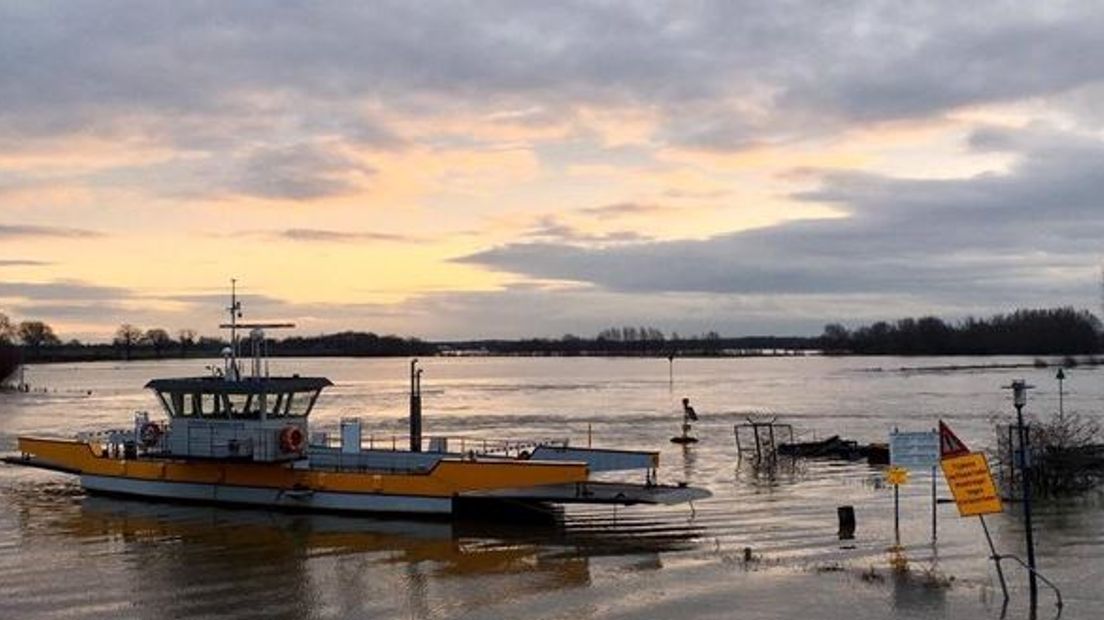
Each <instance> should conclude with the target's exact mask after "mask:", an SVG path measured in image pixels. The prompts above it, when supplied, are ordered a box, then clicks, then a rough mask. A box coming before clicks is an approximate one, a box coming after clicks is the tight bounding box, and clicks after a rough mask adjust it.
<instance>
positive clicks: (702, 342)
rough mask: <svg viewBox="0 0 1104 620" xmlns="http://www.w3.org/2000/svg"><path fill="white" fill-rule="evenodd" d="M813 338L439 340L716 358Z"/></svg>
mask: <svg viewBox="0 0 1104 620" xmlns="http://www.w3.org/2000/svg"><path fill="white" fill-rule="evenodd" d="M816 342H817V339H815V338H805V337H800V336H795V337H779V336H744V337H739V338H726V337H722V336H721V335H720V334H718V333H717V332H715V331H709V332H705V333H702V334H696V335H688V336H683V335H680V334H679V333H678V332H671V334H670V335H666V334H664V333H663V331H662V330H660V329H658V328H655V327H644V326H642V327H636V326H626V327H608V328H606V329H603V330H601V331H599V332H598V333H597V334H596V335H595V336H593V337H590V338H586V337H582V336H576V335H574V334H565V335H564V336H562V337H560V338H526V339H521V340H468V341H453V342H444V343H439V344H440V345H441V347H442V349H443V351H444V352H450V351H451V352H455V353H484V354H488V355H563V356H586V355H590V356H604V355H610V356H642V357H666V356H669V355H677V356H683V357H685V356H721V355H742V354H755V353H758V352H761V351H773V350H777V351H797V350H803V349H809V348H812V347H814V346H815V344H816Z"/></svg>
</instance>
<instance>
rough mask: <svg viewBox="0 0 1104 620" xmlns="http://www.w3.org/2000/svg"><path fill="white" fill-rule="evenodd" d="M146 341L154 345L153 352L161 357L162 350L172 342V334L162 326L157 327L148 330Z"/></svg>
mask: <svg viewBox="0 0 1104 620" xmlns="http://www.w3.org/2000/svg"><path fill="white" fill-rule="evenodd" d="M145 341H146V342H148V343H150V344H151V345H153V354H154V355H155V356H157V357H161V351H163V350H165V349H166V348H167V347H168V346H169V345H171V344H172V336H170V335H169V332H167V331H165V330H163V329H161V328H160V327H155V328H153V329H150V330H147V331H146V335H145Z"/></svg>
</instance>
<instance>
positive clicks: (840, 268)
mask: <svg viewBox="0 0 1104 620" xmlns="http://www.w3.org/2000/svg"><path fill="white" fill-rule="evenodd" d="M1059 138H1060V136H1054V135H1051V136H1049V137H1046V138H1041V137H1034V138H1033V137H1031V136H1028V137H1026V138H1024V142H1025V143H1028V144H1031V145H1032V147H1031V149H1030V150H1028V151H1027V152H1026V153H1024V154H1023V156H1022V159H1021V161H1020V162H1019V163H1018V164H1017V165H1016V166H1015V167H1014V168H1013V169H1012V170H1011V171H1010V172H1009V173H1008V174H983V175H978V176H976V177H973V178H969V179H953V180H914V179H898V178H887V177H880V176H874V175H860V174H832V175H828V176H826V177H825V179H824V185H823V187H822V188H821V189H819V190H816V191H810V192H805V193H803V194H800V195H798V196H796V198H798V199H801V200H806V201H810V202H830V203H833V204H836V205H837V206H839V207H841V208H843V209H845V210H846V211H847V212H848V214H849V215H848V217H845V218H842V219H823V220H805V221H797V222H791V223H786V224H781V225H778V226H774V227H770V228H763V229H757V230H751V231H745V232H739V233H735V234H728V235H721V236H717V237H713V238H711V239H707V240H704V241H670V242H652V243H636V244H627V245H619V246H609V247H587V246H584V245H579V244H571V243H557V242H550V241H540V242H533V243H514V244H508V245H504V246H500V247H497V248H493V249H489V250H486V251H483V252H479V253H477V254H473V255H470V256H466V257H463V258H461V259H459V260H461V261H463V262H468V263H474V264H479V265H484V266H487V267H491V268H494V269H499V270H502V271H507V272H512V273H518V274H523V275H526V276H530V277H535V278H541V279H551V280H567V281H577V282H585V283H591V284H593V285H596V286H598V287H601V288H603V289H606V290H611V291H624V292H635V293H665V292H696V293H718V294H735V295H757V294H794V295H837V296H847V295H886V294H894V295H907V296H914V297H917V298H922V299H926V300H929V301H930V302H931V303H932V304H934V305H935V306H942V305H946V304H962V303H967V302H971V303H972V302H977V303H979V304H985V305H988V306H994V305H1000V304H1003V303H1007V304H1013V305H1017V304H1023V303H1028V302H1029V301H1033V300H1039V301H1040V302H1041V303H1044V304H1053V303H1059V302H1061V303H1068V302H1067V301H1066V300H1071V299H1077V300H1084V301H1087V302H1088V303H1090V304H1091V303H1093V302H1092V301H1091V300H1093V299H1094V297H1095V291H1096V284H1095V282H1094V280H1095V278H1096V277H1097V276H1098V273H1097V271H1096V265H1097V263H1098V261H1099V256H1100V248H1101V246H1100V239H1101V238H1102V237H1104V198H1101V197H1102V196H1104V177H1101V176H1100V174H1099V171H1100V170H1101V169H1102V167H1104V143H1101V142H1095V143H1087V142H1085V141H1084V140H1070V141H1069V144H1070V146H1068V147H1066V148H1061V147H1057V146H1054V145H1055V144H1057V143H1060V142H1062V140H1060V139H1059ZM1090 144H1091V148H1090ZM1044 300H1045V301H1044Z"/></svg>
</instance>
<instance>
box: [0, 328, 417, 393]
mask: <svg viewBox="0 0 1104 620" xmlns="http://www.w3.org/2000/svg"><path fill="white" fill-rule="evenodd" d="M241 342H242V344H241V345H240V346H241V349H240V351H239V353H240V355H243V356H246V355H249V346H248V343H247V339H245V338H242V339H241ZM268 342H269V346H268V354H269V355H272V356H281V357H290V356H304V357H308V356H352V357H360V356H363V357H376V356H381V357H382V356H412V355H425V356H428V355H434V354H436V353H437V350H438V348H437V347H436V346H435V345H433V344H430V343H426V342H423V341H421V340H418V339H416V338H402V337H399V336H379V335H376V334H373V333H363V332H341V333H338V334H326V335H320V336H293V337H290V338H285V339H282V340H275V339H269V340H268ZM229 344H230V343H229V341H228V340H226V339H224V338H211V337H207V336H199V335H198V334H197V333H196V331H195V330H194V329H180V330H177V331H176V333H175V337H174V335H172V334H170V333H169V331H168V330H166V329H162V328H160V327H154V328H151V329H145V330H143V329H141V328H139V327H137V326H135V325H132V324H130V323H124V324H122V325H120V326H119V328H118V329H117V330H116V331H115V336H114V338H113V339H112V341H111V343H105V344H101V343H82V342H80V341H79V340H69V341H66V342H62V340H61V339H60V338H58V337H57V335H56V334H55V333H54V330H53V328H52V327H50V326H49V325H47V324H46V323H43V322H42V321H23V322H21V323H13V322H12V321H11V320H10V319H9V318H8V317H7V316H6V315H4V314H2V313H0V382H2V381H3V380H4V378H6V377H7V375H8V374H10V372H13V371H14V370H15V368H16V367H17V366H18V364H19V363H20V361H27V362H56V361H93V360H109V359H122V360H132V359H161V358H168V357H180V358H188V357H201V358H210V357H219V356H220V355H221V354H222V350H223V349H224V348H226V347H227V346H229Z"/></svg>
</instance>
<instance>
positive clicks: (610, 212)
mask: <svg viewBox="0 0 1104 620" xmlns="http://www.w3.org/2000/svg"><path fill="white" fill-rule="evenodd" d="M668 209H669V207H663V206H660V205H650V204H640V203H636V202H618V203H614V204H608V205H601V206H598V207H585V208H582V209H579V213H582V214H584V215H592V216H594V217H597V218H598V219H608V218H616V217H621V216H623V215H641V214H646V213H657V212H660V211H666V210H668Z"/></svg>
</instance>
